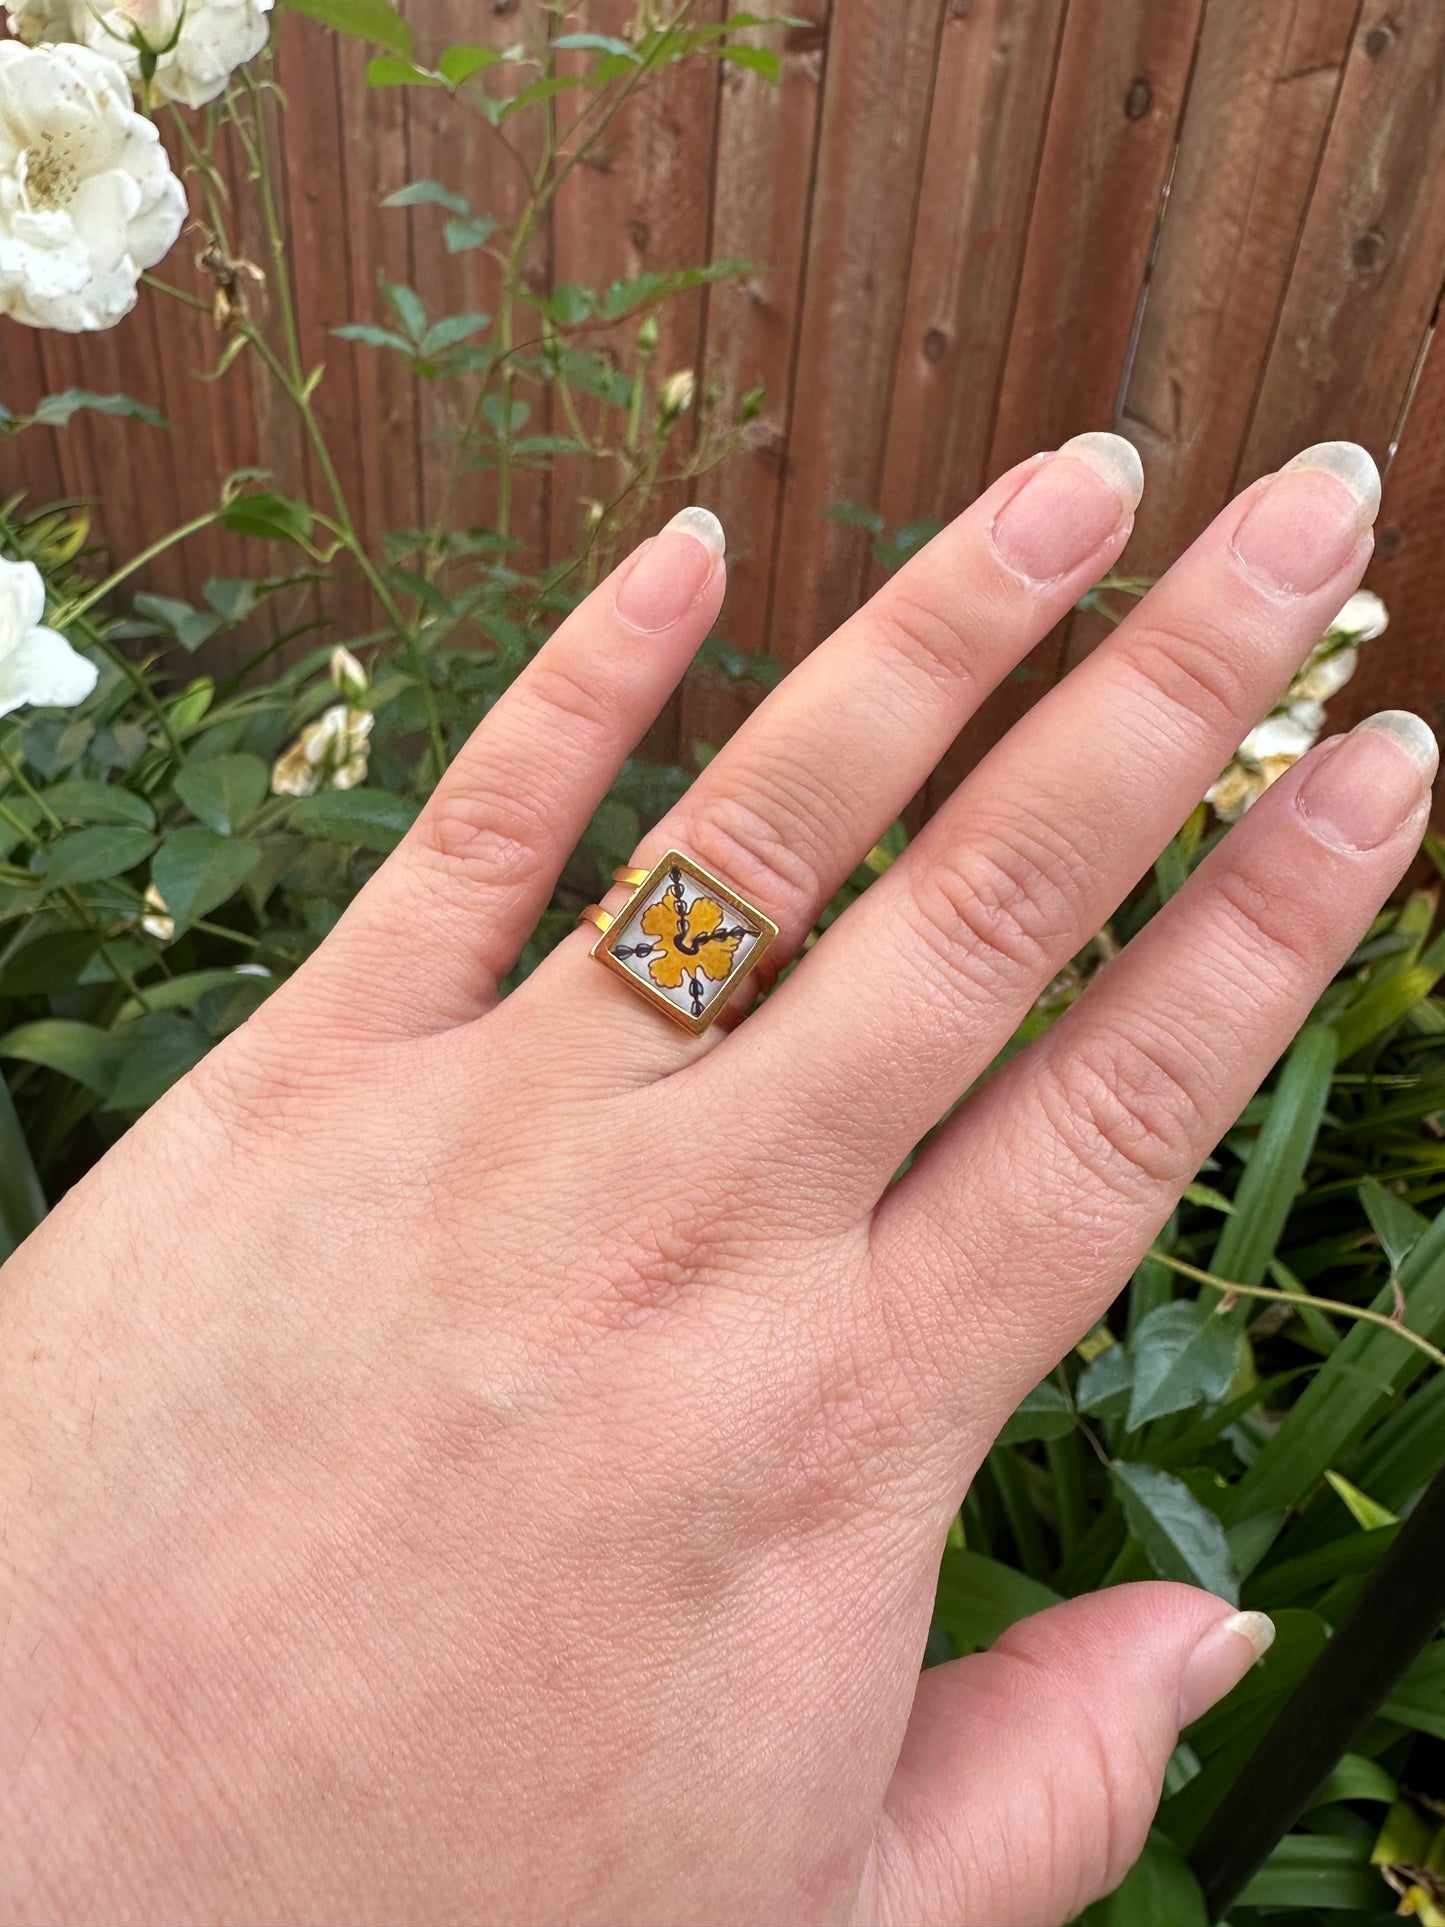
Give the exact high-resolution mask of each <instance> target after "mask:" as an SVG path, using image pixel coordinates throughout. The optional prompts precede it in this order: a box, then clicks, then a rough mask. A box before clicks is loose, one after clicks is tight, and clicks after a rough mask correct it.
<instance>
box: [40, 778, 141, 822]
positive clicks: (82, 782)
mask: <svg viewBox="0 0 1445 1927" xmlns="http://www.w3.org/2000/svg"><path fill="white" fill-rule="evenodd" d="M45 800H46V802H47V803H48V804H49V805H50V807H51V809H52V810H53V811H54V812H55V814H56V815H57V816H58V817H59V818H60V819H61V821H62V822H65V823H131V824H134V825H136V827H137V828H139V829H142V830H153V829H154V828H155V826H156V813H155V811H154V810H153V809H152V808H151V806H150V804H149V803H147V801H146V800H145V798H144V797H143V796H137V795H136V794H135V792H134V791H133V790H126V789H122V788H121V787H120V785H119V784H118V783H102V782H101V781H99V779H98V778H96V777H90V776H77V777H73V778H71V780H70V781H68V782H65V783H53V784H52V785H51V786H50V788H49V789H48V790H47V791H46V792H45Z"/></svg>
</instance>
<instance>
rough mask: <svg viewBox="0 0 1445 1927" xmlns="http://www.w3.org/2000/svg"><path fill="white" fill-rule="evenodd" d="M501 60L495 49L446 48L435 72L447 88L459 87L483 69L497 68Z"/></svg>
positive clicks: (467, 46) (471, 47)
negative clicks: (445, 83)
mask: <svg viewBox="0 0 1445 1927" xmlns="http://www.w3.org/2000/svg"><path fill="white" fill-rule="evenodd" d="M501 59H502V56H501V55H500V54H499V53H498V52H497V50H496V48H495V47H477V46H471V45H462V46H457V47H448V48H447V50H446V52H445V53H444V54H443V55H442V57H441V59H440V60H438V62H437V72H438V73H439V74H440V75H441V77H442V79H443V80H445V81H446V82H447V83H448V85H449V86H452V87H460V86H461V85H462V83H463V82H464V81H468V80H470V79H471V77H472V75H473V74H479V73H481V72H482V71H483V69H484V68H487V67H496V66H499V65H500V63H501Z"/></svg>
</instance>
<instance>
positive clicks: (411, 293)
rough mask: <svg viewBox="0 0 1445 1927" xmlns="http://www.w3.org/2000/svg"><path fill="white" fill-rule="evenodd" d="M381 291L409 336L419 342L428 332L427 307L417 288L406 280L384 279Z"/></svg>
mask: <svg viewBox="0 0 1445 1927" xmlns="http://www.w3.org/2000/svg"><path fill="white" fill-rule="evenodd" d="M381 291H382V293H383V294H384V295H385V296H386V298H387V301H388V302H389V303H390V305H391V309H392V312H393V313H394V314H395V316H396V318H397V320H398V321H399V322H400V323H401V325H402V327H403V328H404V329H405V330H406V332H407V336H408V338H409V339H410V340H412V341H413V342H419V341H420V340H421V338H422V336H423V335H424V334H425V333H426V309H425V308H424V307H423V306H422V300H421V296H420V295H419V294H418V293H417V291H416V289H415V288H409V287H407V285H406V283H405V282H404V281H383V282H382V284H381Z"/></svg>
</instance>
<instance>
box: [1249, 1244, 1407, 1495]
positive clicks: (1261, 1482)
mask: <svg viewBox="0 0 1445 1927" xmlns="http://www.w3.org/2000/svg"><path fill="white" fill-rule="evenodd" d="M1230 1222H1231V1223H1233V1222H1234V1220H1233V1219H1231V1220H1230ZM1400 1288H1401V1290H1402V1291H1403V1292H1404V1294H1405V1322H1406V1323H1407V1324H1408V1325H1409V1326H1411V1327H1412V1329H1413V1330H1415V1331H1418V1332H1421V1333H1423V1334H1424V1335H1425V1337H1427V1338H1438V1337H1439V1336H1441V1335H1442V1334H1445V1212H1442V1213H1441V1214H1440V1216H1439V1217H1438V1218H1436V1220H1435V1222H1434V1223H1433V1224H1432V1225H1431V1226H1430V1229H1429V1230H1428V1231H1427V1232H1426V1233H1425V1235H1424V1237H1423V1238H1421V1240H1420V1242H1419V1243H1418V1244H1417V1245H1416V1246H1415V1248H1414V1250H1413V1251H1411V1253H1410V1255H1409V1257H1408V1258H1407V1259H1406V1260H1405V1262H1404V1264H1403V1265H1402V1266H1401V1267H1400ZM1392 1303H1393V1294H1392V1293H1391V1292H1389V1291H1385V1292H1381V1294H1380V1296H1379V1297H1378V1299H1377V1300H1376V1302H1375V1307H1374V1308H1375V1309H1376V1310H1377V1311H1382V1312H1388V1311H1389V1310H1390V1308H1391V1305H1392ZM1422 1364H1423V1360H1422V1359H1421V1356H1420V1354H1419V1352H1417V1351H1415V1350H1414V1349H1413V1348H1411V1347H1409V1346H1406V1345H1402V1344H1401V1343H1400V1341H1399V1340H1398V1339H1397V1338H1395V1337H1394V1336H1393V1335H1392V1334H1391V1333H1390V1332H1387V1331H1383V1330H1381V1329H1380V1328H1379V1327H1378V1326H1369V1325H1356V1326H1355V1328H1354V1330H1353V1331H1351V1332H1350V1333H1349V1335H1348V1336H1347V1337H1346V1338H1345V1339H1343V1340H1342V1341H1341V1343H1340V1344H1339V1345H1338V1346H1337V1347H1336V1349H1335V1350H1334V1351H1333V1352H1332V1353H1331V1354H1330V1357H1329V1359H1328V1360H1327V1362H1326V1363H1325V1364H1324V1365H1323V1366H1322V1367H1321V1369H1320V1371H1319V1372H1318V1373H1317V1374H1316V1376H1315V1378H1314V1379H1313V1381H1312V1382H1311V1384H1310V1385H1309V1386H1308V1388H1307V1389H1306V1391H1305V1392H1304V1394H1303V1396H1302V1397H1301V1398H1300V1399H1299V1401H1298V1403H1297V1404H1295V1405H1294V1406H1293V1407H1292V1408H1291V1410H1290V1412H1289V1414H1288V1416H1287V1417H1286V1418H1285V1421H1284V1423H1283V1424H1282V1425H1281V1426H1280V1428H1279V1430H1278V1431H1277V1432H1276V1433H1275V1435H1274V1437H1273V1438H1272V1439H1270V1440H1269V1442H1268V1443H1267V1444H1266V1445H1265V1447H1264V1449H1263V1450H1262V1451H1261V1452H1260V1454H1259V1457H1258V1458H1257V1459H1256V1460H1255V1462H1254V1464H1253V1465H1252V1466H1251V1467H1250V1468H1249V1470H1248V1471H1247V1472H1246V1473H1245V1475H1244V1477H1243V1479H1241V1481H1240V1483H1239V1484H1238V1486H1236V1488H1235V1491H1234V1496H1233V1499H1232V1501H1231V1504H1230V1507H1229V1510H1228V1512H1227V1514H1226V1518H1227V1520H1228V1521H1229V1522H1233V1521H1235V1520H1238V1519H1245V1518H1248V1517H1249V1516H1250V1515H1251V1514H1252V1513H1255V1512H1268V1511H1273V1510H1276V1509H1281V1508H1282V1509H1284V1510H1286V1511H1288V1510H1290V1509H1292V1508H1293V1507H1294V1506H1296V1505H1298V1504H1299V1502H1300V1500H1301V1499H1303V1498H1304V1496H1305V1494H1306V1493H1307V1492H1309V1491H1310V1489H1311V1488H1312V1487H1313V1486H1314V1485H1315V1484H1317V1483H1318V1481H1319V1480H1320V1479H1322V1478H1323V1477H1324V1474H1325V1470H1326V1468H1327V1467H1328V1466H1330V1465H1333V1464H1335V1463H1337V1462H1338V1461H1339V1460H1340V1459H1341V1458H1342V1457H1343V1455H1344V1453H1345V1451H1346V1450H1347V1448H1348V1447H1349V1446H1350V1445H1352V1444H1353V1443H1354V1441H1355V1440H1356V1439H1358V1438H1359V1437H1361V1436H1362V1434H1363V1433H1364V1432H1365V1430H1366V1428H1367V1427H1368V1426H1369V1425H1370V1424H1371V1423H1372V1422H1373V1421H1374V1420H1376V1419H1377V1418H1379V1416H1380V1415H1381V1413H1382V1412H1383V1411H1384V1409H1385V1407H1386V1406H1387V1405H1388V1403H1389V1402H1390V1400H1391V1399H1392V1398H1394V1397H1395V1396H1396V1394H1397V1393H1399V1392H1401V1391H1403V1390H1404V1388H1405V1387H1406V1386H1407V1385H1409V1384H1411V1383H1413V1381H1414V1380H1415V1379H1416V1378H1417V1377H1418V1376H1419V1374H1420V1370H1421V1368H1422Z"/></svg>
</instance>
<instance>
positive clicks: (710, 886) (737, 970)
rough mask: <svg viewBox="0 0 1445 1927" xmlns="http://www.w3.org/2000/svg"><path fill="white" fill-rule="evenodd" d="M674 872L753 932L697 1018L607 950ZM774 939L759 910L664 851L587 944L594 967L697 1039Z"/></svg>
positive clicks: (691, 861) (679, 854)
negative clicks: (641, 904) (738, 914)
mask: <svg viewBox="0 0 1445 1927" xmlns="http://www.w3.org/2000/svg"><path fill="white" fill-rule="evenodd" d="M674 866H676V868H678V869H680V870H682V871H684V872H685V873H686V875H688V876H690V877H691V878H692V880H693V881H694V882H695V883H700V884H701V885H702V886H703V888H704V889H706V890H708V891H709V892H710V893H711V894H712V895H713V896H715V897H717V898H718V899H719V900H720V901H721V902H723V903H726V904H728V905H730V906H731V908H732V909H734V910H737V911H739V912H741V914H742V915H743V916H745V917H746V918H747V919H748V921H749V922H750V923H754V924H756V925H757V928H758V936H757V941H756V942H755V943H754V945H753V947H752V949H751V950H750V951H749V952H748V954H747V955H746V957H744V958H743V960H742V962H741V963H739V964H735V965H734V967H733V968H732V970H731V971H729V973H728V975H727V976H726V977H724V978H723V980H722V982H721V983H720V984H719V985H718V988H717V994H716V996H714V997H713V998H712V1000H711V1002H710V1003H709V1004H708V1007H707V1009H706V1010H705V1011H704V1012H703V1013H702V1015H701V1017H694V1016H692V1015H691V1013H690V1012H688V1011H685V1010H679V1009H678V1007H677V1005H676V1004H675V1003H673V1001H672V1000H671V998H670V997H668V996H666V995H665V994H664V992H662V991H661V990H658V989H657V988H655V986H653V985H652V984H649V983H646V982H644V981H643V979H642V978H641V977H639V976H638V975H637V974H636V973H635V972H634V971H631V970H629V969H628V968H627V965H626V964H625V963H623V962H622V961H621V959H620V958H618V957H614V956H613V954H612V947H613V945H614V944H616V943H617V942H618V940H619V939H620V938H621V936H622V934H623V932H624V931H625V930H626V928H627V926H628V924H629V923H630V922H631V920H632V915H633V912H634V911H635V909H636V908H637V905H638V903H639V902H640V901H641V900H642V899H643V898H644V897H646V896H649V895H650V894H651V893H652V891H653V890H654V889H655V888H656V887H657V885H658V884H659V883H660V882H661V881H662V879H663V877H664V876H665V875H666V874H667V872H668V871H669V870H671V869H672V868H673V867H674ZM777 934H778V926H777V925H776V924H775V923H774V922H773V920H772V918H771V917H765V916H764V915H763V913H762V911H761V910H759V909H757V908H756V907H755V905H753V904H751V903H749V902H748V900H747V898H746V897H740V896H739V895H738V893H737V891H736V890H730V889H729V888H728V886H727V885H726V884H725V883H724V882H723V881H722V879H721V878H720V877H715V876H714V875H713V874H712V872H711V870H705V869H704V868H703V866H702V865H701V864H700V863H699V862H698V860H697V858H696V857H691V856H689V855H688V854H687V852H686V850H669V851H668V852H667V854H666V855H665V856H664V857H663V858H662V859H661V861H660V862H657V863H654V864H653V866H652V868H651V869H650V870H649V871H648V872H647V875H646V876H645V877H644V878H643V879H642V881H641V883H639V884H638V885H637V886H636V888H635V889H634V890H633V891H632V892H631V894H630V895H629V896H628V899H627V901H626V903H625V904H623V906H622V908H621V909H620V910H619V911H618V912H617V914H616V915H615V916H614V917H613V919H612V921H611V923H610V924H609V925H608V926H607V928H606V930H605V931H603V933H602V935H601V936H600V937H598V939H597V941H596V943H594V944H593V946H592V951H591V954H592V955H593V956H594V957H596V959H597V960H598V962H599V963H602V964H605V965H606V966H607V968H608V969H609V970H611V971H613V972H614V973H615V974H616V975H617V976H619V977H621V978H622V979H623V980H624V981H625V982H626V983H629V984H630V985H631V986H632V988H633V989H634V990H635V991H636V992H637V994H638V995H639V996H640V997H642V998H644V999H645V1000H646V1001H647V1002H648V1003H649V1004H651V1005H652V1006H653V1007H654V1009H656V1010H660V1011H661V1012H662V1014H663V1015H664V1016H665V1017H670V1018H671V1019H672V1021H673V1022H674V1023H675V1024H681V1026H682V1028H683V1029H684V1030H687V1031H691V1032H692V1034H693V1036H694V1037H697V1036H700V1035H701V1034H702V1032H703V1031H705V1030H706V1029H707V1028H708V1026H709V1025H710V1024H711V1023H713V1022H714V1021H715V1020H716V1019H717V1018H718V1017H719V1016H720V1015H721V1014H722V1011H723V1009H724V1007H725V1005H726V1004H727V1002H728V999H729V998H730V997H731V996H732V994H733V992H734V991H735V990H736V989H737V987H738V985H739V984H740V983H741V982H742V980H743V978H744V977H749V976H751V975H752V973H753V971H755V970H756V969H757V967H758V965H759V964H760V963H761V962H762V960H763V958H764V957H765V956H766V955H767V953H768V950H769V949H770V947H771V946H772V943H773V940H774V939H775V938H776V936H777Z"/></svg>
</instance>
